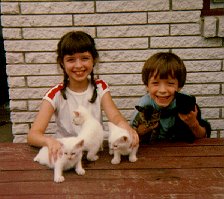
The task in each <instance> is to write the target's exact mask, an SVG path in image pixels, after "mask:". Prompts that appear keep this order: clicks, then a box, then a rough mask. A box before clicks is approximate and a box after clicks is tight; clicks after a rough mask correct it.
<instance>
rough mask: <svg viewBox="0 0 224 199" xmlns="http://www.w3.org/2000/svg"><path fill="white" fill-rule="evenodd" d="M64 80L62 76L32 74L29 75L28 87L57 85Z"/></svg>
mask: <svg viewBox="0 0 224 199" xmlns="http://www.w3.org/2000/svg"><path fill="white" fill-rule="evenodd" d="M62 81H63V77H62V76H56V75H54V76H49V75H48V76H31V77H27V84H28V87H44V86H48V87H49V86H55V85H56V84H58V83H60V82H62Z"/></svg>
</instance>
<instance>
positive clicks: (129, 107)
mask: <svg viewBox="0 0 224 199" xmlns="http://www.w3.org/2000/svg"><path fill="white" fill-rule="evenodd" d="M202 3H203V2H202V0H185V1H179V0H155V1H150V0H147V1H143V0H138V1H71V0H70V1H63V0H61V1H60V0H57V1H50V0H48V1H47V0H41V1H38V2H37V1H25V0H20V1H14V0H2V3H1V12H2V14H3V15H2V26H3V37H4V45H5V50H6V60H7V75H8V83H9V87H10V88H9V93H10V99H11V101H10V109H11V121H12V123H13V134H14V136H15V137H14V142H26V134H27V132H28V130H29V128H30V125H31V123H32V121H33V119H34V117H35V115H36V112H37V111H38V108H39V104H40V102H41V98H42V97H43V94H44V93H45V92H46V91H47V90H48V89H49V88H50V87H51V86H53V85H54V84H56V83H58V82H59V81H61V80H62V76H61V71H60V70H59V69H58V67H57V65H56V54H55V50H56V45H57V42H58V41H59V38H60V37H61V36H62V35H63V34H64V33H66V32H68V31H70V30H84V31H86V32H88V33H89V34H91V35H92V36H93V37H94V38H95V40H96V44H97V48H98V49H99V54H100V63H99V64H98V66H97V67H96V68H95V73H97V74H99V75H100V78H102V79H104V80H106V81H107V82H108V83H109V84H110V88H111V93H112V96H113V99H114V101H115V103H116V104H117V106H118V107H119V109H120V110H121V112H122V113H123V114H124V115H125V117H126V118H127V119H130V116H131V115H132V113H133V110H134V106H135V104H136V103H137V101H138V100H139V98H140V96H142V95H144V94H145V88H144V86H143V85H142V82H141V74H140V73H141V68H142V66H143V63H144V61H145V60H146V59H147V58H148V57H149V56H151V55H152V54H154V53H156V52H160V51H171V52H173V53H176V54H177V55H179V56H180V57H181V58H182V59H183V60H184V62H185V64H186V67H187V70H188V74H187V83H186V85H185V87H184V88H183V91H185V92H187V93H190V94H194V95H195V96H196V97H197V102H198V104H199V106H200V107H201V109H202V115H203V117H204V118H206V119H208V120H209V121H210V122H211V124H212V130H213V132H212V137H224V83H223V80H224V71H223V68H224V66H223V61H224V49H223V46H224V44H223V43H224V42H223V29H222V30H221V31H222V32H221V33H219V35H215V37H210V35H209V34H210V32H209V31H207V32H204V31H203V30H207V29H206V28H207V27H208V29H209V28H211V27H209V26H206V28H205V27H204V23H206V24H207V23H209V21H210V20H212V19H208V20H207V19H204V18H203V19H202V18H201V17H200V14H201V9H202ZM219 22H220V23H221V25H222V27H223V16H221V17H220V20H219ZM212 31H214V30H213V28H212ZM216 33H217V30H216ZM104 119H105V120H106V118H104ZM54 132H55V124H54V119H52V123H50V124H49V127H48V129H47V133H54Z"/></svg>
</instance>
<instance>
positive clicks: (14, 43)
mask: <svg viewBox="0 0 224 199" xmlns="http://www.w3.org/2000/svg"><path fill="white" fill-rule="evenodd" d="M57 43H58V41H57V40H11V41H9V40H8V41H5V49H6V50H7V51H21V52H22V51H24V52H28V51H56V49H57Z"/></svg>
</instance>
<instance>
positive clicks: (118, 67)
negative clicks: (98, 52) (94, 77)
mask: <svg viewBox="0 0 224 199" xmlns="http://www.w3.org/2000/svg"><path fill="white" fill-rule="evenodd" d="M143 64H144V62H117V63H100V64H99V65H98V66H96V67H95V70H94V71H95V72H96V73H98V74H119V73H141V71H142V67H143Z"/></svg>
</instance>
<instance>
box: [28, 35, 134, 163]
mask: <svg viewBox="0 0 224 199" xmlns="http://www.w3.org/2000/svg"><path fill="white" fill-rule="evenodd" d="M97 60H98V52H97V50H96V47H95V42H94V39H93V38H92V37H91V36H90V35H89V34H87V33H85V32H82V31H71V32H68V33H66V34H65V35H64V36H62V38H61V39H60V41H59V43H58V46H57V63H58V64H59V65H60V67H61V69H62V70H63V74H64V81H63V83H59V84H58V85H56V86H54V87H53V88H51V89H50V90H49V91H48V92H47V93H46V94H45V96H44V97H43V101H42V104H41V106H40V110H39V112H38V114H37V116H36V118H35V120H34V122H33V125H32V127H31V129H30V131H29V133H28V138H27V140H28V143H29V144H30V145H33V146H37V147H42V146H47V147H48V151H49V158H50V159H51V158H52V157H53V159H55V160H56V159H57V157H58V155H59V154H60V152H61V149H62V144H61V143H60V142H59V141H58V140H57V139H55V138H54V137H49V136H46V135H45V130H46V128H47V126H48V123H49V122H50V120H51V118H52V116H53V115H54V116H55V121H56V124H57V127H58V129H59V130H58V132H56V136H57V137H71V136H78V132H79V131H80V130H81V127H80V126H77V125H74V124H73V114H74V113H73V111H74V110H76V109H77V107H78V106H79V105H82V106H84V107H86V108H87V109H88V110H89V111H91V113H92V115H94V117H95V118H96V120H98V121H99V122H101V121H102V116H101V111H102V110H101V108H102V109H103V110H104V112H105V114H106V116H107V117H108V119H109V121H110V122H112V123H114V124H116V125H118V126H120V127H122V128H124V129H126V130H127V131H128V132H129V133H130V135H131V136H132V137H133V142H132V145H133V146H135V145H137V144H138V134H137V133H136V131H135V130H134V129H133V128H131V126H130V125H129V123H128V122H127V121H126V119H125V118H124V117H123V116H122V115H121V113H120V112H119V110H118V109H117V107H116V105H115V104H114V102H113V100H112V97H111V94H110V91H109V87H108V85H107V83H106V82H105V81H103V80H102V79H97V80H96V79H95V77H94V71H93V69H94V66H95V64H96V63H97Z"/></svg>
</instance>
